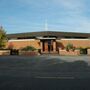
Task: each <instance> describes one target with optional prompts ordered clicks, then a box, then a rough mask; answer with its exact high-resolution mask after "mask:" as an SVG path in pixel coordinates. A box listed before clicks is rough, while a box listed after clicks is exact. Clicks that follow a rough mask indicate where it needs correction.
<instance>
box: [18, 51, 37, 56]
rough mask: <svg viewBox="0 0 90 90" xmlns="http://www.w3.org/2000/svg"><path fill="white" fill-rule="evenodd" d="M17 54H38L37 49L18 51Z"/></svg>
mask: <svg viewBox="0 0 90 90" xmlns="http://www.w3.org/2000/svg"><path fill="white" fill-rule="evenodd" d="M19 55H26V56H36V55H39V54H38V52H37V51H19Z"/></svg>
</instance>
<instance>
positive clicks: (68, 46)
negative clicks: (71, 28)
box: [66, 43, 75, 51]
mask: <svg viewBox="0 0 90 90" xmlns="http://www.w3.org/2000/svg"><path fill="white" fill-rule="evenodd" d="M66 50H67V51H69V50H73V51H74V50H75V48H74V46H73V44H71V43H68V44H67V46H66Z"/></svg>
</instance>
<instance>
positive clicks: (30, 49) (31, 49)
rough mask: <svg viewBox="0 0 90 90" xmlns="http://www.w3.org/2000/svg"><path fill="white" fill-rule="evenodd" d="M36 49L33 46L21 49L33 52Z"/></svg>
mask: <svg viewBox="0 0 90 90" xmlns="http://www.w3.org/2000/svg"><path fill="white" fill-rule="evenodd" d="M35 50H36V48H34V47H33V46H27V47H24V48H22V51H35Z"/></svg>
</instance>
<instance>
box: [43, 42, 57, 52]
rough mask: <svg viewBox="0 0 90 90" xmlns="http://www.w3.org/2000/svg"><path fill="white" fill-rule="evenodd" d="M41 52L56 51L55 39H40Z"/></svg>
mask: <svg viewBox="0 0 90 90" xmlns="http://www.w3.org/2000/svg"><path fill="white" fill-rule="evenodd" d="M41 43H42V47H41V48H42V52H45V53H50V52H53V51H56V41H55V40H42V41H41Z"/></svg>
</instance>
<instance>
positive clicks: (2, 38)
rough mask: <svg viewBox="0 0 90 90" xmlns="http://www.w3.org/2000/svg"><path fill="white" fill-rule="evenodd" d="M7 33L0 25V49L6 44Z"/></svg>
mask: <svg viewBox="0 0 90 90" xmlns="http://www.w3.org/2000/svg"><path fill="white" fill-rule="evenodd" d="M6 42H7V35H6V32H5V30H4V29H3V28H2V27H0V49H3V48H4V47H5V46H6Z"/></svg>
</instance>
